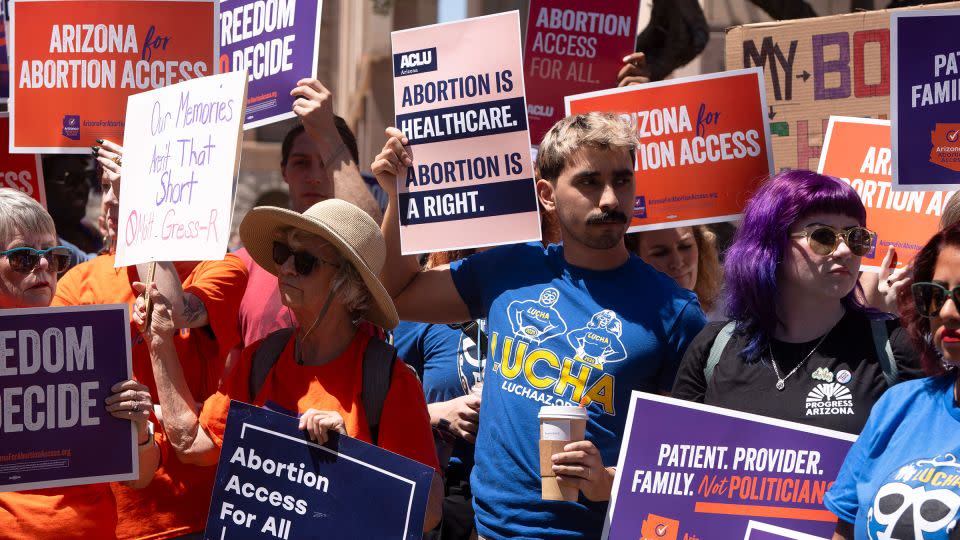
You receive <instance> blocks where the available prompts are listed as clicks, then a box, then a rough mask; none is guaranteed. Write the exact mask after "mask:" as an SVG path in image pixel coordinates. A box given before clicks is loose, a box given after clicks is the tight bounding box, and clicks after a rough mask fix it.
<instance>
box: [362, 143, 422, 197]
mask: <svg viewBox="0 0 960 540" xmlns="http://www.w3.org/2000/svg"><path fill="white" fill-rule="evenodd" d="M386 134H387V142H386V143H385V144H384V145H383V150H381V151H380V153H379V154H377V157H375V158H374V159H373V164H372V165H370V169H371V170H372V171H373V174H374V175H375V176H376V177H377V182H379V183H380V187H381V188H383V190H384V191H386V192H387V195H389V196H390V198H391V199H392V198H394V197H396V196H397V178H399V177H402V176H405V175H406V171H407V167H410V166H411V165H413V158H412V156H411V154H410V152H409V150H410V147H409V146H407V145H408V144H410V140H409V139H407V137H406V136H404V134H403V133H402V132H401V131H400V130H399V129H397V128H395V127H388V128H387V129H386Z"/></svg>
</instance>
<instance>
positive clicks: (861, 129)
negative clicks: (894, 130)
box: [817, 116, 954, 272]
mask: <svg viewBox="0 0 960 540" xmlns="http://www.w3.org/2000/svg"><path fill="white" fill-rule="evenodd" d="M890 167H891V153H890V121H889V120H873V119H869V118H849V117H845V116H832V117H830V123H829V125H828V126H827V134H826V135H825V136H824V140H823V152H821V154H820V166H819V167H818V168H817V172H819V173H820V174H827V175H830V176H834V177H836V178H839V179H840V180H843V181H844V182H846V183H848V184H850V185H851V186H853V188H854V189H856V190H857V193H859V194H860V200H862V201H863V205H864V206H865V207H866V208H867V227H868V228H869V229H871V230H873V231H876V233H877V244H876V246H875V247H874V249H873V250H872V251H871V252H870V253H868V254H867V255H866V256H865V257H864V258H863V262H862V263H861V267H860V269H861V270H869V271H873V272H877V271H879V270H880V264H881V262H882V261H883V257H884V256H885V255H886V253H887V249H888V248H889V247H890V246H893V247H895V248H896V250H897V266H898V267H900V266H903V265H905V264H907V263H908V262H910V260H911V259H913V257H914V255H916V254H917V252H918V251H920V249H921V248H922V247H923V245H924V244H926V243H927V240H929V239H930V237H931V236H933V234H934V233H936V232H937V229H938V227H939V224H940V214H942V213H943V208H944V206H946V204H947V201H949V200H950V197H952V196H953V193H954V192H952V191H950V192H947V191H893V188H892V184H891V180H892V178H891V176H890Z"/></svg>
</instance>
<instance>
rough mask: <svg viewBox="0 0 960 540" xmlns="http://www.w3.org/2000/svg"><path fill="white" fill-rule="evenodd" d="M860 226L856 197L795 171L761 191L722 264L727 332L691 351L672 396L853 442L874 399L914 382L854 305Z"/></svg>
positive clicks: (885, 326)
mask: <svg viewBox="0 0 960 540" xmlns="http://www.w3.org/2000/svg"><path fill="white" fill-rule="evenodd" d="M865 224H866V210H865V209H864V207H863V203H862V202H860V197H859V196H858V195H857V193H856V191H854V190H853V188H851V187H850V186H848V185H846V184H844V183H843V182H840V181H838V180H836V179H834V178H830V177H828V176H823V175H820V174H817V173H814V172H810V171H800V170H794V171H788V172H784V173H781V174H778V175H777V176H775V177H773V178H771V179H770V180H768V181H767V182H766V183H765V184H763V185H762V186H761V187H760V189H759V190H757V192H756V194H754V196H753V198H752V199H751V200H750V201H749V202H748V203H747V207H746V209H745V211H744V216H743V222H742V223H741V225H740V229H739V230H738V231H737V237H736V240H735V241H734V244H733V246H732V247H731V248H730V250H729V251H728V252H727V257H726V265H725V280H726V284H725V290H726V294H727V298H726V302H727V303H726V312H727V315H728V316H729V317H730V319H731V320H730V321H728V322H715V323H710V324H708V325H707V327H706V328H704V330H703V332H701V333H700V335H698V336H697V338H696V339H695V340H694V341H693V343H691V344H690V347H689V348H688V349H687V352H686V355H684V358H683V363H682V364H681V366H680V371H679V373H678V375H677V381H676V382H675V383H674V387H673V396H674V397H676V398H680V399H686V400H690V401H697V402H700V403H706V404H709V405H717V406H720V407H725V408H728V409H735V410H739V411H745V412H751V413H755V414H760V415H763V416H769V417H772V418H780V419H783V420H792V421H795V422H800V423H803V424H809V425H813V426H818V427H823V428H828V429H835V430H839V431H845V432H847V433H859V432H860V430H861V429H862V428H863V424H864V423H865V422H866V420H867V416H868V414H869V413H870V409H871V408H872V407H873V404H874V403H876V401H877V400H878V399H879V398H880V395H881V394H883V393H884V392H885V391H886V390H887V389H888V388H889V387H890V386H892V385H893V384H895V383H896V382H899V381H901V380H904V379H909V378H913V377H916V376H917V375H919V366H918V364H917V354H916V352H915V351H914V349H913V346H912V345H911V344H910V342H909V338H908V337H907V335H906V333H905V332H904V331H903V329H902V328H900V325H899V323H898V322H897V321H896V320H880V319H879V318H880V317H883V315H882V314H880V313H877V312H874V311H871V310H869V309H868V308H866V307H864V306H863V304H862V303H861V302H860V300H859V298H860V297H859V296H858V290H857V271H858V269H859V268H860V259H861V257H862V256H863V255H865V254H866V253H867V252H868V251H869V250H870V249H871V247H872V246H873V239H874V233H873V232H871V231H870V230H868V229H866V228H865Z"/></svg>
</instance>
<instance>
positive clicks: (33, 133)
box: [9, 0, 219, 154]
mask: <svg viewBox="0 0 960 540" xmlns="http://www.w3.org/2000/svg"><path fill="white" fill-rule="evenodd" d="M11 8H12V9H13V11H12V22H13V24H12V25H11V32H10V41H9V49H10V98H11V99H10V123H11V131H10V151H11V152H17V153H24V152H25V153H31V152H44V153H65V154H66V153H86V152H89V151H90V149H89V147H90V146H92V145H94V144H96V142H95V141H96V139H110V140H113V141H120V140H122V138H123V127H124V126H123V123H124V115H125V112H126V108H127V97H128V96H130V95H132V94H138V93H140V92H144V91H146V90H153V89H155V88H161V87H164V86H169V85H171V84H176V83H178V82H182V81H184V80H187V79H194V78H197V77H203V76H206V75H212V74H213V73H215V70H216V67H217V53H218V50H219V46H218V43H219V40H218V38H217V25H216V24H215V21H217V20H218V13H219V9H218V8H219V2H217V1H214V0H57V1H56V2H53V1H50V0H18V1H17V2H15V3H13V2H11ZM204 107H206V108H207V109H209V107H208V106H206V105H205V104H202V103H184V104H183V109H184V111H183V112H184V114H186V113H187V112H189V113H190V114H195V115H196V114H198V113H199V116H204V115H207V116H208V115H209V111H207V112H204V110H203V109H204Z"/></svg>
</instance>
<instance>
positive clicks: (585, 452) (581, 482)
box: [551, 441, 617, 502]
mask: <svg viewBox="0 0 960 540" xmlns="http://www.w3.org/2000/svg"><path fill="white" fill-rule="evenodd" d="M551 459H552V460H553V473H554V474H555V475H556V478H557V482H558V484H565V485H570V486H575V487H576V488H577V489H578V490H579V491H582V492H583V496H584V497H586V498H588V499H590V500H591V501H594V502H600V501H609V500H610V494H611V493H612V492H613V480H614V477H615V476H616V473H617V470H616V468H615V467H604V466H603V458H601V457H600V450H598V449H597V447H596V446H594V445H593V443H592V442H590V441H577V442H572V443H570V444H568V445H566V446H565V447H563V452H560V453H559V454H554V455H553V456H552V458H551ZM574 500H576V498H574Z"/></svg>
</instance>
